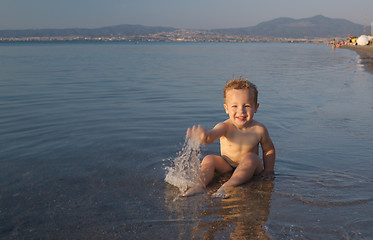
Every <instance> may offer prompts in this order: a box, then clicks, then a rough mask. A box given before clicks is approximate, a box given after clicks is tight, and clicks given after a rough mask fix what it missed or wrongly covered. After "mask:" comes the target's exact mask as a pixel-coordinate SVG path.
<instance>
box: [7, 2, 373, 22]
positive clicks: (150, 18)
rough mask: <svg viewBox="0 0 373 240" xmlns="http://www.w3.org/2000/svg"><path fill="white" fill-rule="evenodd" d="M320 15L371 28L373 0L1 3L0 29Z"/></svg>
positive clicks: (242, 20)
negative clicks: (367, 25) (368, 25)
mask: <svg viewBox="0 0 373 240" xmlns="http://www.w3.org/2000/svg"><path fill="white" fill-rule="evenodd" d="M319 14H321V15H324V16H326V17H330V18H344V19H347V20H350V21H352V22H355V23H359V24H370V23H371V21H373V0H307V1H303V0H255V1H253V0H183V1H181V0H0V29H27V28H73V27H80V28H95V27H104V26H111V25H119V24H141V25H147V26H168V27H177V28H192V29H213V28H231V27H248V26H254V25H256V24H258V23H260V22H263V21H268V20H272V19H274V18H278V17H291V18H296V19H299V18H307V17H312V16H315V15H319Z"/></svg>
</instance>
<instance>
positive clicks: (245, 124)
mask: <svg viewBox="0 0 373 240" xmlns="http://www.w3.org/2000/svg"><path fill="white" fill-rule="evenodd" d="M257 98H258V91H257V88H256V86H255V85H254V84H252V83H251V82H249V81H247V80H246V79H243V78H242V77H240V78H238V79H232V80H231V81H229V82H227V83H226V85H225V88H224V100H225V104H224V108H225V111H226V113H227V114H228V115H229V119H227V120H226V121H224V122H221V123H218V124H217V125H216V126H215V127H214V128H213V129H211V130H210V131H207V130H205V129H203V128H202V127H201V126H199V125H198V126H193V127H192V128H189V129H188V131H187V137H190V138H193V139H195V140H197V141H200V142H201V143H202V144H211V143H213V142H214V141H216V140H218V139H220V152H221V156H216V155H208V156H206V157H204V159H203V160H202V163H201V171H202V173H201V184H200V185H197V186H194V187H192V188H190V189H189V190H187V191H186V192H185V193H184V194H183V196H191V195H194V194H196V193H199V192H203V191H204V189H205V187H206V186H207V185H208V184H209V183H210V182H211V181H212V180H213V178H214V173H215V171H217V172H219V173H229V172H232V171H233V174H232V177H231V178H230V179H229V180H228V181H227V182H226V183H224V184H223V185H222V186H221V187H220V188H219V189H218V191H217V192H216V193H214V194H213V196H214V197H222V198H225V197H228V196H227V192H228V191H229V188H231V187H235V186H238V185H241V184H243V183H245V182H247V181H249V180H250V179H251V178H252V177H253V176H258V175H259V176H262V177H264V178H268V177H269V178H272V177H273V175H274V165H275V148H274V146H273V143H272V140H271V138H270V137H269V134H268V130H267V128H266V127H265V126H264V125H262V124H261V123H259V122H257V121H255V120H254V119H253V117H254V114H255V113H256V111H257V110H258V107H259V104H258V103H257ZM259 144H261V147H262V150H263V163H264V167H263V164H262V161H261V160H260V158H259V156H258V151H259Z"/></svg>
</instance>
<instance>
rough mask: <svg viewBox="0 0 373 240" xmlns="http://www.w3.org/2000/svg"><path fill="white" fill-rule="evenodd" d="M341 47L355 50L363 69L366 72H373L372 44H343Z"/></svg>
mask: <svg viewBox="0 0 373 240" xmlns="http://www.w3.org/2000/svg"><path fill="white" fill-rule="evenodd" d="M341 48H344V49H350V50H352V51H355V52H356V53H357V54H359V56H360V59H361V63H362V64H363V65H364V69H365V70H366V71H367V72H370V73H372V74H373V46H372V45H368V46H351V45H343V46H341Z"/></svg>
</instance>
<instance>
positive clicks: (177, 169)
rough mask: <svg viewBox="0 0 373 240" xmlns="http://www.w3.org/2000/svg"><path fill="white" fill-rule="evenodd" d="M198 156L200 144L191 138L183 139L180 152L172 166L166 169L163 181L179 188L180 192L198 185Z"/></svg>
mask: <svg viewBox="0 0 373 240" xmlns="http://www.w3.org/2000/svg"><path fill="white" fill-rule="evenodd" d="M200 156H201V150H200V143H199V142H197V141H194V140H193V139H191V138H187V139H185V142H184V145H183V148H182V150H181V151H180V152H179V153H178V154H177V157H176V158H175V159H174V160H173V161H172V166H171V167H166V171H167V174H166V178H165V181H166V182H168V183H169V184H171V185H174V186H176V187H177V188H179V190H180V191H181V192H185V191H186V190H187V189H188V188H189V187H191V186H195V185H197V184H200V181H201V180H200V175H201V162H200Z"/></svg>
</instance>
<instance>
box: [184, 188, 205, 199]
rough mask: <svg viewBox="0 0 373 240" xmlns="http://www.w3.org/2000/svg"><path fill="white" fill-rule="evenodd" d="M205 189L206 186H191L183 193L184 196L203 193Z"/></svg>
mask: <svg viewBox="0 0 373 240" xmlns="http://www.w3.org/2000/svg"><path fill="white" fill-rule="evenodd" d="M204 191H205V188H204V187H203V186H194V187H191V188H189V189H188V190H187V191H186V192H185V193H183V194H182V195H181V196H182V197H190V196H193V195H196V194H198V193H202V192H204Z"/></svg>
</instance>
